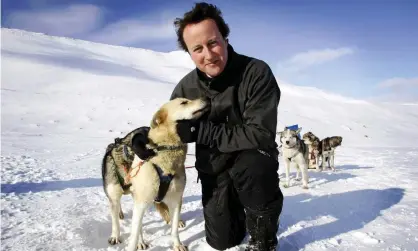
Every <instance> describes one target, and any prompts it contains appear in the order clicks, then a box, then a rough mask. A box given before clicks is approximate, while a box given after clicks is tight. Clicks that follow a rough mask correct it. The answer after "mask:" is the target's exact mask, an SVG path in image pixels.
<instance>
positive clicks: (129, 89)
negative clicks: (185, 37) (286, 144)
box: [1, 28, 418, 251]
mask: <svg viewBox="0 0 418 251" xmlns="http://www.w3.org/2000/svg"><path fill="white" fill-rule="evenodd" d="M1 32H2V34H1V35H2V48H1V53H2V58H1V60H2V62H1V63H2V64H1V65H2V81H1V105H2V117H1V118H2V123H1V126H2V130H1V168H2V169H1V170H2V174H1V246H2V250H19V251H23V250H124V249H125V247H126V245H127V243H128V237H129V233H130V223H131V218H132V199H131V198H130V197H129V196H125V197H123V199H122V207H123V210H124V212H125V219H124V220H122V221H121V224H122V226H121V234H122V238H123V241H124V242H123V243H122V244H119V245H115V246H109V244H108V243H107V239H108V237H109V236H110V232H111V220H110V211H109V206H108V201H107V199H106V197H105V194H104V192H103V189H102V182H101V172H100V164H101V158H102V154H103V153H104V150H105V148H106V146H107V144H109V143H110V142H112V141H113V139H114V138H115V137H119V136H123V135H124V134H125V133H127V132H129V131H131V130H133V129H134V128H137V127H139V126H143V125H148V124H149V122H150V120H151V117H152V115H153V113H154V112H155V111H156V109H157V108H158V107H159V106H160V105H161V104H162V103H164V102H165V101H167V100H168V98H169V96H170V94H171V91H172V89H173V87H174V85H175V84H176V82H177V81H179V80H180V79H181V78H182V77H183V76H184V75H185V74H186V73H187V72H188V71H190V70H191V69H192V68H193V63H192V62H191V60H190V59H189V57H188V55H187V54H186V53H184V52H180V51H175V52H170V53H160V52H155V51H150V50H144V49H137V48H127V47H120V46H110V45H105V44H98V43H91V42H87V41H81V40H74V39H70V38H64V37H52V36H48V35H45V34H40V33H31V32H26V31H21V30H13V29H5V28H2V30H1ZM278 79H280V78H279V76H278ZM279 82H280V83H279V84H280V87H281V89H282V100H281V103H280V106H279V116H278V119H279V124H278V127H277V130H281V129H282V128H283V127H284V126H285V125H291V124H296V123H297V124H299V125H300V126H302V128H303V130H302V133H305V132H307V131H312V132H313V133H314V134H316V135H317V136H318V137H320V138H323V137H326V136H332V135H340V136H343V144H342V146H341V147H339V148H338V149H337V151H336V160H335V161H336V168H337V171H336V172H335V173H333V172H330V171H324V172H319V173H318V172H315V171H310V172H309V175H310V183H309V186H310V189H309V190H304V189H301V186H300V182H297V181H294V180H292V184H291V187H290V188H287V189H284V188H282V191H283V193H284V195H285V200H284V208H283V213H282V215H281V221H280V229H279V232H278V237H279V242H280V250H418V220H417V215H418V190H417V188H418V185H417V182H416V180H417V178H418V168H417V164H416V163H417V162H418V147H417V143H416V142H417V140H418V130H416V129H417V125H418V109H417V108H418V104H414V103H408V104H402V103H398V104H395V103H376V102H368V101H363V100H356V99H352V98H348V97H341V96H339V95H336V94H332V93H328V92H326V91H324V90H318V89H316V88H312V87H298V86H294V85H291V84H287V83H283V82H281V81H279ZM336 84H338V83H336ZM366 135H367V136H366ZM192 150H193V145H190V152H192ZM186 162H187V163H186V164H187V165H193V162H194V159H193V156H188V159H187V161H186ZM283 166H284V165H283V162H282V161H280V171H279V172H280V174H281V178H282V180H284V178H283V177H284V175H283V172H284V170H283ZM292 175H293V176H294V175H295V170H292ZM187 178H188V183H187V187H186V191H185V195H184V196H185V198H184V204H183V207H182V216H181V217H182V219H183V220H185V221H186V228H184V229H181V230H180V238H181V240H182V241H183V242H184V243H185V244H187V245H188V246H189V249H190V250H211V249H210V248H209V247H208V245H207V244H206V242H205V233H204V219H203V215H202V205H201V202H200V199H201V191H200V183H196V171H195V170H194V169H193V168H190V169H187ZM144 221H145V227H144V231H145V233H144V234H145V236H144V237H145V238H146V240H148V241H149V242H150V243H151V248H150V250H155V251H157V250H169V249H170V248H171V238H170V227H169V226H167V225H165V224H164V223H163V221H162V220H161V218H160V217H159V216H158V214H157V213H156V212H155V210H154V209H151V210H150V211H149V212H147V213H146V215H145V218H144ZM244 246H245V243H243V244H242V245H240V246H239V247H236V248H232V249H231V250H243V249H244Z"/></svg>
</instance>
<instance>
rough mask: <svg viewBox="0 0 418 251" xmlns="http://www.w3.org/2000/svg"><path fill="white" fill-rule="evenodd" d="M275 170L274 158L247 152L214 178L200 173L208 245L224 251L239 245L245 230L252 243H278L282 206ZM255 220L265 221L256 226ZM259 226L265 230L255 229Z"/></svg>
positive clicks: (250, 151) (251, 151)
mask: <svg viewBox="0 0 418 251" xmlns="http://www.w3.org/2000/svg"><path fill="white" fill-rule="evenodd" d="M278 167H279V164H278V162H277V160H276V159H274V158H273V157H270V156H266V155H263V154H262V153H260V152H258V151H257V150H247V151H242V152H241V153H240V154H239V155H238V156H237V158H236V159H235V162H234V163H233V165H232V167H231V168H229V169H228V170H226V171H224V172H222V173H220V174H218V175H216V176H215V175H205V174H202V173H199V178H200V180H201V185H202V202H203V213H204V218H205V232H206V241H207V243H208V244H209V245H210V246H212V247H213V248H215V249H218V250H224V249H227V248H231V247H233V246H236V245H239V244H240V243H241V242H242V241H243V239H244V237H245V235H246V233H247V231H248V232H249V233H250V235H251V237H252V238H255V239H256V240H255V241H258V242H260V241H261V242H263V241H264V242H269V243H270V244H272V245H275V244H276V243H277V237H276V232H277V228H278V218H279V216H280V213H281V211H282V207H283V194H282V192H281V190H280V188H279V177H278V173H277V171H278ZM257 217H261V218H263V219H266V220H267V221H266V222H261V223H260V224H255V223H254V222H255V221H258V220H257V219H258V218H257ZM274 219H275V220H274ZM266 224H267V226H266ZM258 225H259V226H261V225H263V226H264V228H266V229H267V230H266V229H257V227H258ZM260 239H262V240H260ZM266 245H267V244H266Z"/></svg>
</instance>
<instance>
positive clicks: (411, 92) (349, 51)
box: [1, 0, 418, 101]
mask: <svg viewBox="0 0 418 251" xmlns="http://www.w3.org/2000/svg"><path fill="white" fill-rule="evenodd" d="M194 2H195V1H162V0H141V1H134V0H124V1H122V0H120V1H114V0H104V1H99V0H83V1H81V0H74V1H63V0H61V1H56V0H19V1H16V0H2V17H1V19H2V27H9V28H19V29H25V30H29V31H37V32H45V33H48V34H50V35H58V36H67V37H74V38H80V39H86V40H92V41H98V42H103V43H108V44H117V45H126V46H134V47H139V48H146V49H151V50H156V51H164V52H166V51H172V50H177V49H178V47H177V44H176V37H175V33H174V27H173V26H172V21H173V19H174V18H175V17H178V16H181V15H182V13H183V12H185V11H188V10H189V9H190V8H191V7H192V6H193V3H194ZM209 2H211V3H214V4H216V5H217V6H219V7H220V8H221V10H222V12H223V14H224V18H225V20H226V22H227V23H228V24H229V25H230V28H231V35H230V39H229V40H230V43H231V44H232V45H233V46H234V48H235V49H236V51H237V52H239V53H243V54H247V55H250V56H255V57H258V58H260V59H262V60H265V61H266V62H267V63H269V64H270V66H271V68H272V69H273V70H274V72H275V74H276V75H277V77H278V78H279V79H283V80H284V81H286V82H288V83H291V84H295V85H304V86H314V87H318V88H321V89H324V90H328V91H331V92H334V93H338V94H341V95H344V96H350V97H354V98H361V99H369V98H377V99H390V100H405V101H410V100H413V101H418V28H417V27H418V1H415V0H398V1H395V0H382V1H378V0H364V1H363V0H351V1H331V0H329V1H325V0H318V1H315V0H305V1H298V0H292V1H291V0H288V1H266V0H257V1H254V0H240V1H228V0H227V1H209Z"/></svg>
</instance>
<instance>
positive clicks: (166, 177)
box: [152, 163, 174, 203]
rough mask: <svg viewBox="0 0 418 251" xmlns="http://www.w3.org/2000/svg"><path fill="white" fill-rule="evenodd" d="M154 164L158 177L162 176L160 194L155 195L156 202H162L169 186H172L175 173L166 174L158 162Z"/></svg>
mask: <svg viewBox="0 0 418 251" xmlns="http://www.w3.org/2000/svg"><path fill="white" fill-rule="evenodd" d="M152 165H153V166H154V169H155V171H156V172H157V173H158V177H159V178H160V186H159V187H158V194H157V197H155V199H154V202H156V203H160V202H161V201H162V200H163V199H164V197H165V195H166V194H167V191H168V187H169V186H170V183H171V181H172V180H173V177H174V175H172V174H171V173H170V174H164V171H163V169H161V167H160V166H159V165H157V164H154V163H152Z"/></svg>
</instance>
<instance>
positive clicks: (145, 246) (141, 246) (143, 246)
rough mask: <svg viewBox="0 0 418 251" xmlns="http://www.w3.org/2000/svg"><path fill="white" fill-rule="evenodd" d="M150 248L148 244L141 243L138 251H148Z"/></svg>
mask: <svg viewBox="0 0 418 251" xmlns="http://www.w3.org/2000/svg"><path fill="white" fill-rule="evenodd" d="M148 247H149V245H148V244H146V243H145V242H140V243H138V249H139V250H145V249H147V248H148Z"/></svg>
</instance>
